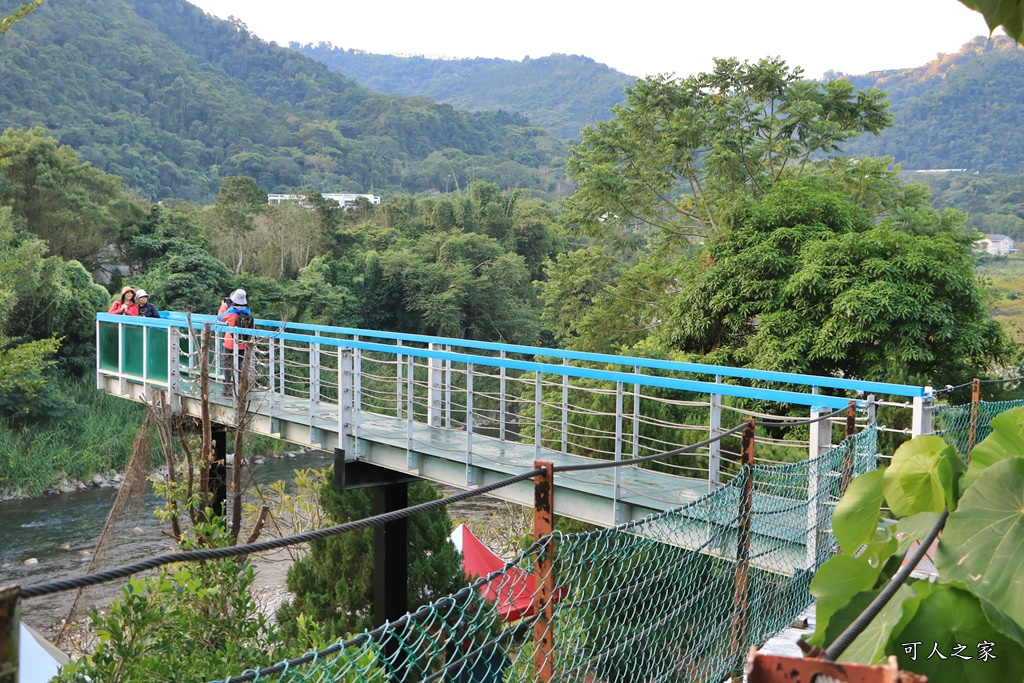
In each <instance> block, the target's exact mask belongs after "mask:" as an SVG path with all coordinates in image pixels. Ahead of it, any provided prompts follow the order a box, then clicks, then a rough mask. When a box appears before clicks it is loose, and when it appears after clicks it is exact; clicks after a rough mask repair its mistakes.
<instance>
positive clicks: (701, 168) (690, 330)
mask: <svg viewBox="0 0 1024 683" xmlns="http://www.w3.org/2000/svg"><path fill="white" fill-rule="evenodd" d="M886 105H887V103H886V102H885V100H884V98H883V96H882V94H881V93H880V92H879V91H876V90H869V91H863V92H857V91H855V90H854V89H853V88H852V86H850V84H849V83H848V82H846V81H842V80H840V81H833V82H829V83H825V84H821V83H808V82H804V81H802V80H801V79H800V71H799V70H798V69H797V70H790V69H789V68H788V67H786V66H785V65H784V64H783V63H781V62H778V61H776V60H762V61H761V62H758V63H757V64H739V63H737V62H735V61H728V60H719V61H718V62H717V63H716V69H715V71H714V72H712V73H709V74H700V75H698V76H695V77H693V78H689V79H684V80H681V81H674V80H668V79H661V78H659V79H654V80H651V81H644V82H641V83H638V85H637V87H636V88H634V89H633V91H632V92H631V94H630V98H629V102H628V103H627V105H626V106H625V107H622V108H621V109H619V110H618V111H617V112H616V118H615V120H613V121H611V122H609V123H607V124H597V125H596V126H595V128H593V129H592V130H589V131H587V133H586V134H585V135H584V140H583V143H582V144H581V145H580V146H579V147H577V148H576V149H575V150H574V154H573V158H572V160H571V162H570V172H571V174H572V175H573V176H574V177H576V178H577V179H578V180H579V182H580V191H579V193H577V195H574V196H573V197H572V198H570V199H569V200H568V202H567V203H568V205H569V209H570V214H569V217H570V218H571V219H572V220H573V221H574V224H573V225H572V227H573V228H574V229H575V230H576V231H577V232H579V233H580V234H581V236H582V237H584V238H590V240H591V241H590V242H588V243H585V244H584V245H583V247H582V248H581V249H580V250H577V251H575V252H570V253H568V254H563V255H561V256H559V257H558V258H557V259H556V260H555V261H554V262H553V263H551V264H549V269H548V273H549V279H548V281H547V282H542V283H541V284H540V287H541V296H542V299H543V301H544V303H545V322H546V324H547V325H548V326H549V328H550V329H552V331H553V332H554V333H555V334H556V336H558V337H559V338H560V339H561V340H562V342H563V343H564V344H566V345H570V346H575V347H578V348H583V349H587V350H595V351H620V350H624V349H631V350H633V351H635V352H639V353H641V354H654V355H662V356H672V357H680V358H688V359H689V358H693V359H703V360H706V361H710V362H715V363H720V364H725V365H746V366H753V367H759V368H764V369H772V370H785V371H792V372H802V373H814V374H823V375H841V376H846V377H856V378H861V379H875V380H890V381H906V382H913V383H934V382H943V383H945V382H948V381H960V380H962V379H963V378H964V377H969V376H970V373H971V372H976V371H984V370H987V369H988V368H989V367H990V366H991V365H992V363H993V362H995V361H996V360H998V359H1001V358H1005V357H1007V355H1008V352H1009V349H1008V346H1007V342H1006V339H1005V336H1004V335H1003V334H1002V332H1001V331H1000V330H999V328H998V325H996V324H995V323H994V322H992V321H991V320H989V317H988V312H987V310H986V307H985V305H984V304H985V302H984V295H983V292H982V291H981V289H980V288H979V286H978V283H977V282H976V280H975V277H974V273H973V259H972V254H971V245H972V241H973V239H972V234H973V231H970V230H966V229H965V228H964V227H963V221H964V216H963V214H961V213H960V212H957V211H948V212H944V213H941V214H940V213H937V212H936V211H934V210H933V209H932V208H931V207H930V206H929V205H928V198H929V195H928V192H927V190H926V188H923V187H921V186H913V185H910V186H907V185H903V184H902V183H901V182H900V180H899V178H898V175H897V173H898V168H897V169H894V168H890V163H891V160H890V159H872V158H868V157H862V158H857V159H850V158H846V157H842V156H838V155H836V153H837V152H838V151H839V145H840V143H841V142H842V141H844V140H846V139H848V138H850V137H852V136H854V135H857V134H859V133H862V132H878V131H880V130H881V129H882V128H884V126H885V125H887V123H888V122H889V116H888V114H887V113H886ZM595 238H596V239H595ZM627 247H628V248H627Z"/></svg>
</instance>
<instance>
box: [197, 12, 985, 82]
mask: <svg viewBox="0 0 1024 683" xmlns="http://www.w3.org/2000/svg"><path fill="white" fill-rule="evenodd" d="M190 1H191V2H192V3H193V4H195V5H198V6H199V7H201V8H202V9H204V10H205V11H207V12H209V13H210V14H213V15H215V16H218V17H221V18H227V17H228V16H235V17H237V18H238V19H241V20H242V21H243V22H245V24H246V25H247V26H248V27H249V30H250V31H252V32H254V33H255V34H256V35H258V36H259V37H261V38H263V39H265V40H272V41H277V42H278V43H280V44H282V45H287V44H288V43H289V42H291V41H296V42H299V43H310V42H312V43H318V42H320V41H329V42H331V43H333V44H334V45H335V46H338V47H343V48H346V49H348V48H355V49H359V50H365V51H366V52H374V53H381V54H426V55H430V56H438V55H445V56H450V57H500V58H504V59H522V58H523V57H524V56H527V55H528V56H530V57H543V56H546V55H549V54H551V53H553V52H562V53H566V54H580V55H585V56H587V57H591V58H592V59H594V60H596V61H598V62H602V63H604V64H607V65H608V66H611V67H613V68H615V69H618V70H619V71H623V72H625V73H627V74H630V75H633V76H644V75H648V74H655V73H675V74H677V75H680V76H684V75H691V74H694V73H697V72H699V71H703V70H706V69H708V68H709V67H710V66H711V63H712V62H711V60H712V58H714V57H739V58H740V59H750V60H754V59H758V58H761V57H765V56H780V57H782V58H783V59H785V60H786V62H787V63H789V64H790V65H795V66H802V67H803V68H804V69H805V71H806V74H807V76H809V77H812V78H817V77H819V76H821V74H823V73H824V72H825V71H827V70H829V69H834V70H836V71H842V72H844V73H848V74H858V73H864V72H866V71H873V70H877V69H890V68H897V67H908V66H918V65H921V64H924V63H925V62H927V61H929V60H931V59H934V58H935V56H936V54H937V53H939V52H947V53H948V52H955V51H956V50H957V49H958V48H959V47H960V46H961V45H962V44H963V43H965V42H967V41H968V40H970V39H971V38H973V37H974V36H977V35H988V28H987V26H986V25H985V21H984V19H983V18H982V17H981V15H980V14H977V13H976V12H973V11H971V10H969V9H967V8H966V7H964V6H963V5H961V4H960V3H959V2H958V1H957V0H860V1H859V2H851V1H850V0H847V1H845V2H834V1H833V0H770V1H767V2H766V1H765V0H732V1H731V2H726V1H722V0H703V1H702V2H694V1H693V0H690V1H689V2H685V1H684V2H678V1H676V2H673V1H672V0H662V1H661V2H654V1H652V0H631V1H628V2H611V1H609V0H605V1H603V2H602V1H601V0H598V1H596V2H595V1H594V0H591V1H589V2H580V1H578V0H512V2H506V3H501V4H500V5H499V3H493V5H492V3H490V2H480V1H479V0H377V2H366V1H364V2H358V3H357V2H351V1H348V2H331V1H330V0H288V1H287V2H281V1H280V0H276V1H273V2H271V1H270V0H190ZM491 7H495V9H491Z"/></svg>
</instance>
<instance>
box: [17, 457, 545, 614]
mask: <svg viewBox="0 0 1024 683" xmlns="http://www.w3.org/2000/svg"><path fill="white" fill-rule="evenodd" d="M543 472H544V470H542V469H538V470H532V471H530V472H525V473H523V474H517V475H516V476H514V477H509V478H508V479H503V480H501V481H497V482H495V483H493V484H488V485H487V486H481V487H479V488H476V489H473V490H471V491H463V492H462V493H456V494H455V495H452V496H448V497H447V498H439V499H437V500H433V501H430V502H427V503H421V504H420V505H413V506H412V507H407V508H403V509H401V510H395V511H393V512H386V513H384V514H381V515H374V516H373V517H366V518H364V519H358V520H355V521H353V522H346V523H345V524H338V525H336V526H332V527H328V528H326V529H317V530H315V531H307V532H306V533H303V534H297V535H295V536H286V537H285V538H277V539H274V540H271V541H261V542H259V543H246V544H243V545H236V546H233V547H230V548H208V549H203V550H186V551H182V552H177V553H167V554H165V555H158V556H156V557H151V558H149V559H147V560H143V561H141V562H135V563H133V564H128V565H124V566H121V567H115V568H113V569H107V570H105V571H102V572H96V573H94V574H86V575H85V576H80V577H77V578H73V579H60V580H58V581H47V582H45V583H38V584H35V585H33V586H26V587H24V588H22V589H21V596H22V597H23V598H36V597H41V596H44V595H51V594H53V593H60V592H61V591H67V590H74V589H76V588H85V587H86V586H94V585H96V584H99V583H106V582H108V581H113V580H114V579H121V578H124V577H126V576H131V575H132V574H137V573H139V572H142V571H146V570H148V569H156V568H157V567H162V566H164V565H167V564H173V563H175V562H196V561H200V560H220V559H224V558H227V557H237V556H238V555H249V554H252V553H257V552H262V551H264V550H275V549H277V548H284V547H287V546H291V545H298V544H299V543H308V542H309V541H318V540H320V539H323V538H328V537H330V536H337V535H339V534H343V533H347V532H349V531H358V530H359V529H366V528H369V527H373V526H378V525H380V524H386V523H388V522H395V521H398V520H400V519H405V518H406V517H411V516H412V515H415V514H417V513H420V512H426V511H427V510H432V509H434V508H438V507H442V506H445V505H449V504H451V503H457V502H459V501H462V500H466V499H468V498H473V497H475V496H480V495H483V494H485V493H490V492H491V491H495V490H497V489H500V488H504V487H505V486H509V485H511V484H515V483H518V482H520V481H525V480H526V479H532V478H533V477H535V476H537V475H538V474H542V473H543Z"/></svg>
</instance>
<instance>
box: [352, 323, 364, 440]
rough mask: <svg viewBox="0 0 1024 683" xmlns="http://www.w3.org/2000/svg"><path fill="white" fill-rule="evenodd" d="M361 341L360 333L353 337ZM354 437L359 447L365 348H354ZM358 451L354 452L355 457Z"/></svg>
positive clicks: (354, 339)
mask: <svg viewBox="0 0 1024 683" xmlns="http://www.w3.org/2000/svg"><path fill="white" fill-rule="evenodd" d="M352 340H353V341H359V335H355V336H354V337H353V338H352ZM351 354H352V361H351V363H352V372H351V375H352V383H351V384H352V401H351V403H352V439H353V443H355V445H356V447H357V448H358V447H359V424H360V422H361V421H362V419H363V350H362V349H352V350H351ZM355 455H356V453H353V457H354V456H355Z"/></svg>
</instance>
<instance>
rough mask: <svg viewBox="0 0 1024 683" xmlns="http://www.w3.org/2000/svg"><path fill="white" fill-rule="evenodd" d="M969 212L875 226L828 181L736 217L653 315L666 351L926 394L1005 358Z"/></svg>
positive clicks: (799, 186)
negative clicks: (978, 271) (979, 271)
mask: <svg viewBox="0 0 1024 683" xmlns="http://www.w3.org/2000/svg"><path fill="white" fill-rule="evenodd" d="M962 222H963V215H962V214H959V213H957V212H946V213H943V214H938V213H936V212H935V211H933V210H932V209H931V208H930V207H928V205H927V204H926V203H925V202H924V201H920V202H919V203H918V204H916V205H909V206H903V207H901V209H900V211H899V212H897V213H896V214H895V215H893V216H891V217H889V218H886V219H883V220H880V221H875V220H872V218H871V216H870V215H869V214H868V213H867V212H866V211H864V210H863V209H861V208H860V207H858V206H857V205H856V204H854V203H853V202H851V201H850V200H848V199H847V198H846V197H845V196H844V195H843V194H840V193H838V192H834V191H832V190H831V189H830V187H828V186H827V185H826V183H825V182H824V181H823V180H817V179H804V180H800V181H787V182H784V183H779V184H778V185H777V186H776V187H774V188H773V189H772V190H770V191H769V192H768V194H767V195H765V196H764V197H762V198H761V199H759V200H757V201H752V200H751V201H748V202H746V203H744V204H742V205H740V206H739V207H737V208H736V209H735V211H734V214H733V215H732V216H731V218H730V220H729V222H728V224H727V226H726V227H725V228H723V229H722V230H720V231H718V232H717V233H716V234H715V235H714V236H713V237H712V238H711V239H710V240H708V242H707V244H706V245H705V247H704V249H703V250H702V251H701V253H700V256H699V260H698V263H697V265H696V266H694V268H693V269H692V272H691V273H690V274H689V275H688V276H687V277H685V278H683V279H681V280H680V281H679V282H678V288H677V291H673V292H671V293H666V294H665V295H664V296H663V297H662V298H661V299H662V304H663V305H661V306H659V307H658V308H657V315H658V316H659V317H660V319H661V321H660V324H659V325H658V326H657V329H656V331H655V332H654V333H653V335H652V339H651V343H652V344H653V345H654V346H655V347H657V348H663V349H672V350H678V351H685V352H689V353H694V354H699V355H701V356H704V357H705V358H707V359H709V360H713V361H716V362H719V363H721V364H723V365H734V366H751V367H758V368H762V369H766V370H783V371H789V372H800V373H805V374H816V375H839V376H843V377H851V378H858V379H871V380H887V381H893V382H907V383H911V384H926V383H934V382H943V383H945V382H955V383H958V382H961V381H964V379H965V378H970V377H971V376H973V375H974V374H975V373H977V372H979V371H983V370H985V369H987V368H988V367H990V366H991V365H992V363H993V362H994V361H996V360H998V359H1001V358H1007V357H1008V356H1009V351H1010V349H1009V345H1008V342H1007V340H1006V338H1005V336H1004V335H1003V333H1002V331H1001V330H1000V328H999V325H998V323H996V322H995V321H993V320H992V319H991V318H990V317H989V315H988V310H987V308H986V305H985V296H984V293H983V291H982V290H981V289H980V287H979V286H978V283H977V282H976V280H975V277H974V259H973V254H972V243H973V234H972V232H971V231H968V230H965V229H963V227H962Z"/></svg>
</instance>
